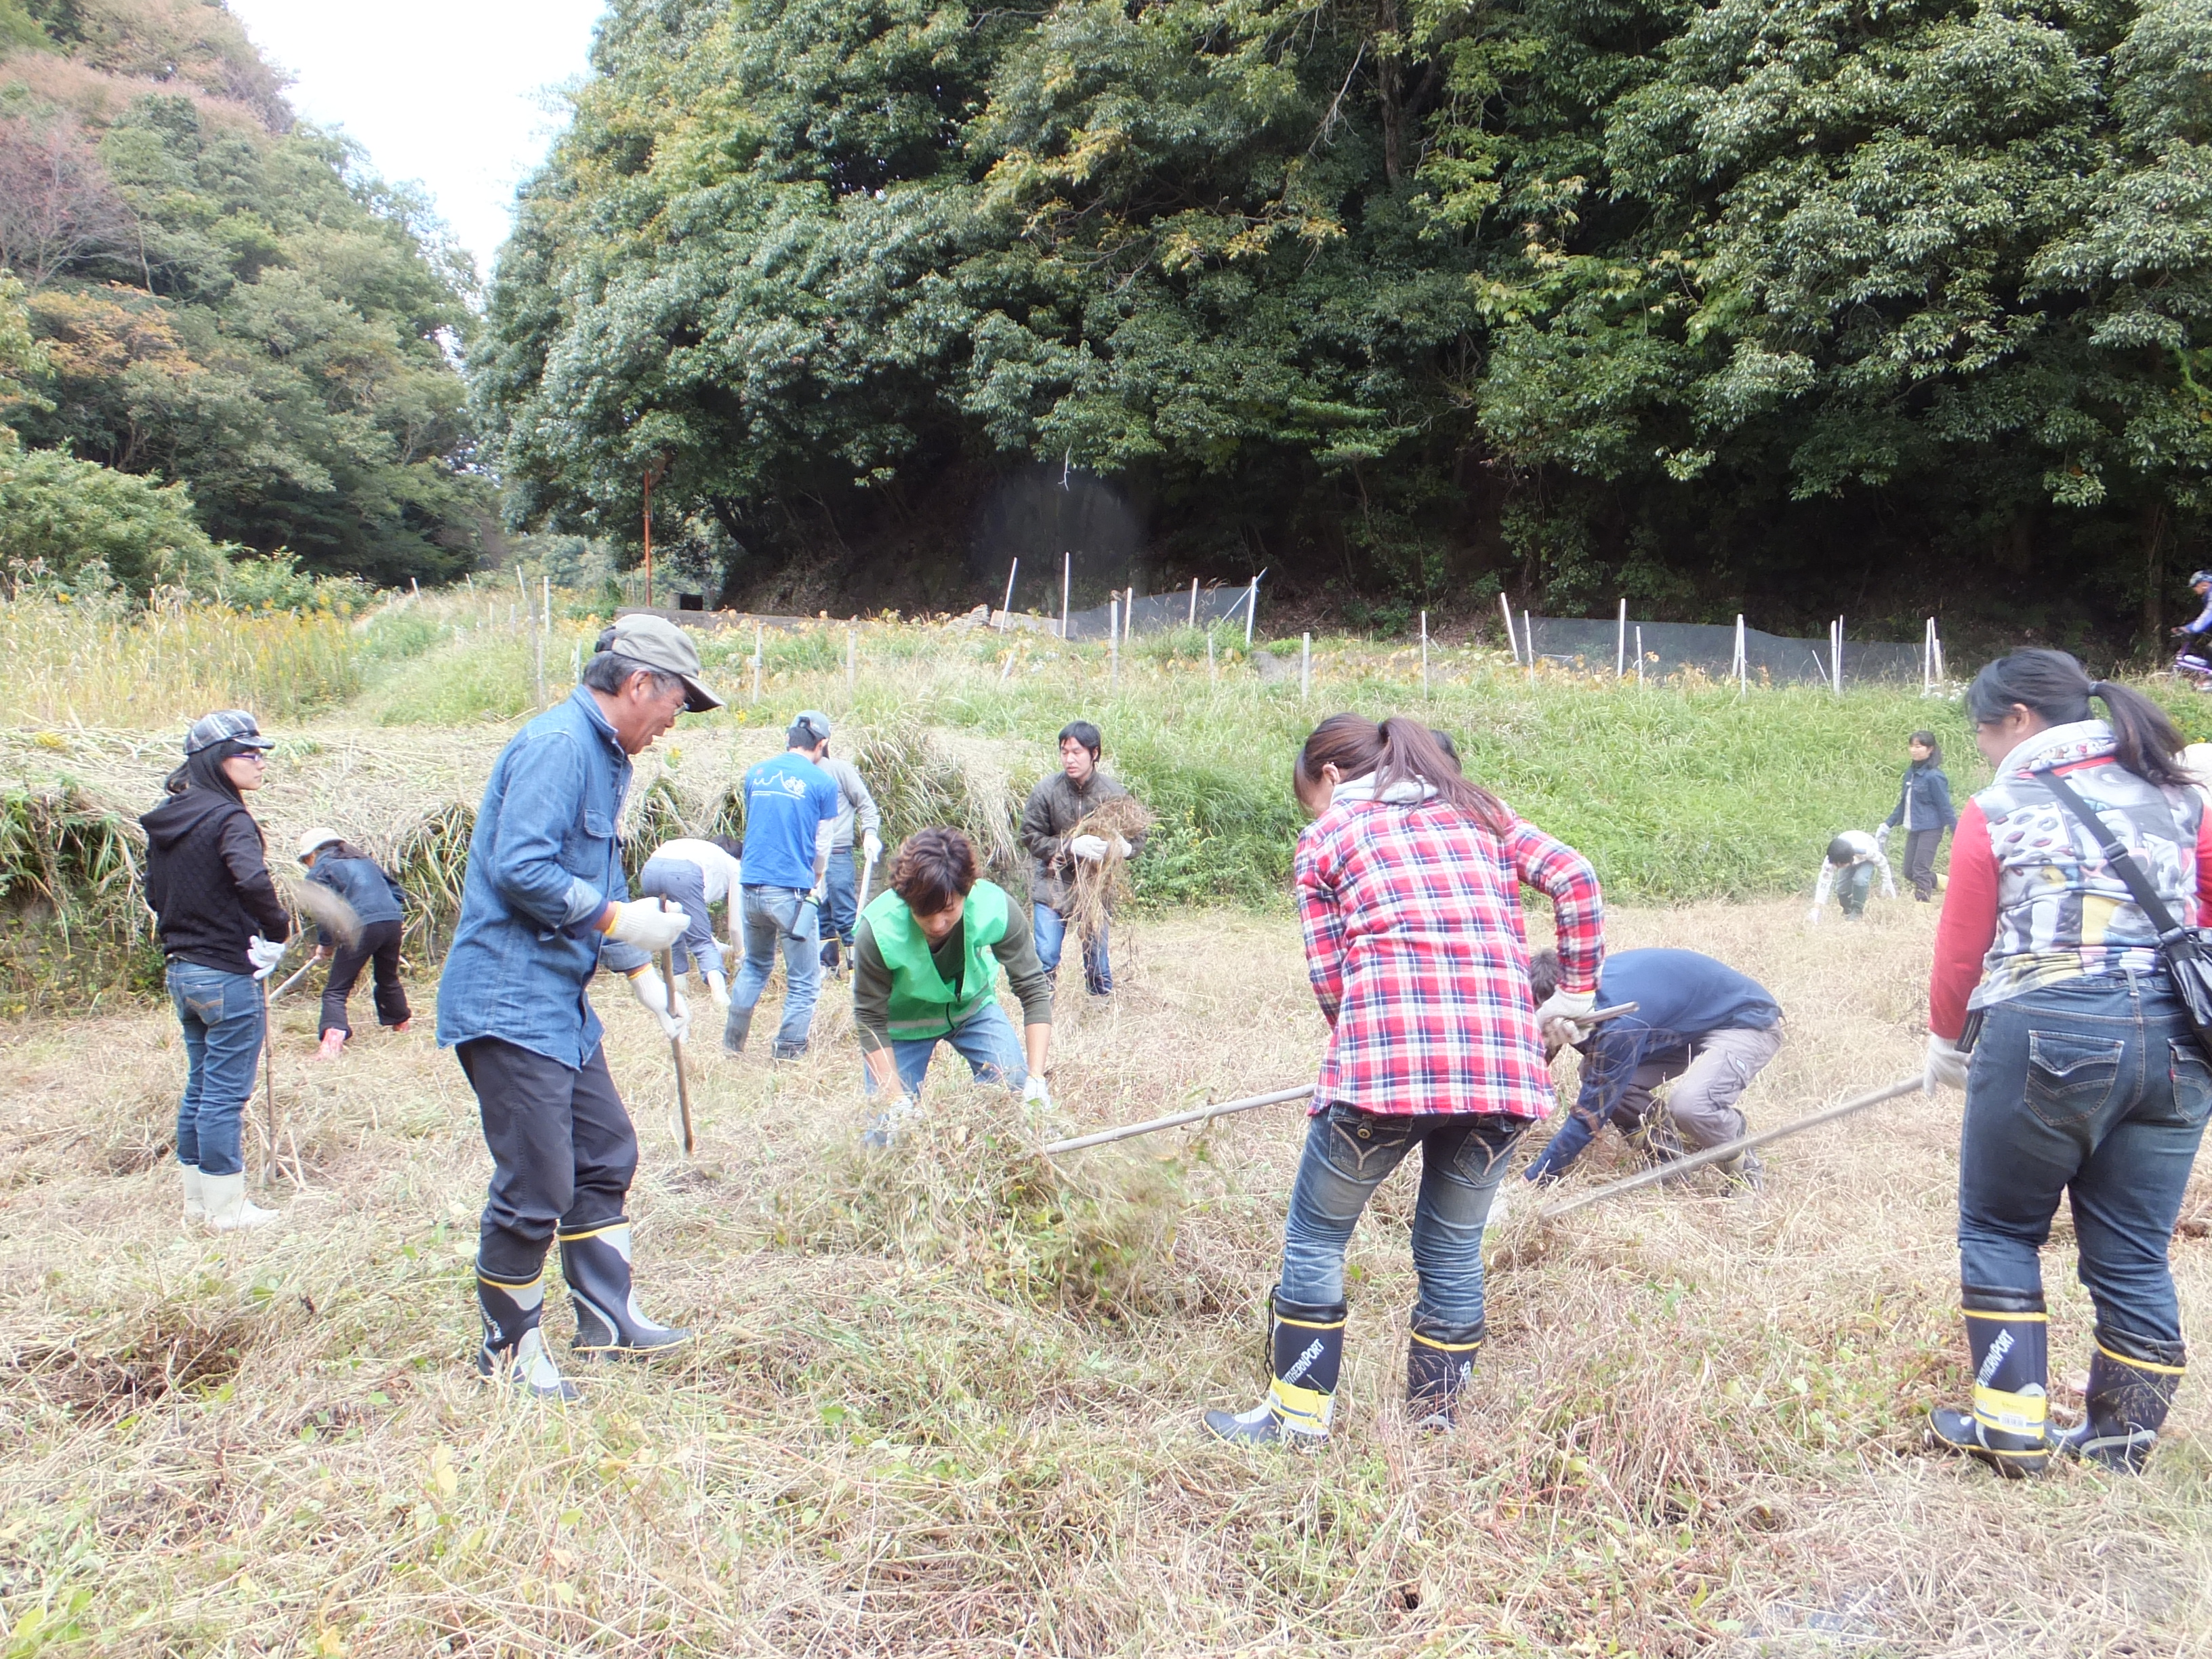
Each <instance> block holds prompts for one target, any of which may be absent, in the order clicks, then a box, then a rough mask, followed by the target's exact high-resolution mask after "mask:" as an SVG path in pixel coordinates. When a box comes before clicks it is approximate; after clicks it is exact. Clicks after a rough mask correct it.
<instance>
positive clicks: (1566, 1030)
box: [1536, 991, 1597, 1048]
mask: <svg viewBox="0 0 2212 1659" xmlns="http://www.w3.org/2000/svg"><path fill="white" fill-rule="evenodd" d="M1596 1006H1597V993H1596V992H1595V991H1554V992H1553V993H1552V994H1551V995H1549V996H1547V997H1546V998H1545V999H1544V1000H1543V1002H1542V1003H1541V1005H1540V1006H1538V1008H1537V1010H1536V1029H1537V1030H1541V1032H1543V1034H1544V1036H1546V1037H1547V1039H1549V1040H1551V1041H1553V1042H1559V1043H1563V1044H1565V1046H1566V1047H1568V1048H1579V1047H1580V1046H1581V1045H1582V1044H1583V1042H1587V1041H1588V1040H1589V1034H1590V1032H1591V1031H1592V1030H1595V1027H1593V1026H1589V1025H1578V1024H1576V1023H1575V1016H1576V1015H1577V1014H1586V1013H1588V1012H1589V1011H1590V1010H1591V1009H1593V1008H1595V1007H1596ZM1554 1020H1556V1021H1558V1022H1559V1024H1560V1026H1561V1027H1562V1028H1563V1029H1562V1030H1560V1031H1559V1032H1556V1033H1555V1032H1553V1030H1552V1029H1551V1028H1552V1023H1553V1021H1554Z"/></svg>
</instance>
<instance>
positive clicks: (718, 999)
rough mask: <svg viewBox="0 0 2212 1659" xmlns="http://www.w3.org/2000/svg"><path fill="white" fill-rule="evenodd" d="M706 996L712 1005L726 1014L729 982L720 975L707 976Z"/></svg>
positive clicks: (728, 999) (728, 1001)
mask: <svg viewBox="0 0 2212 1659" xmlns="http://www.w3.org/2000/svg"><path fill="white" fill-rule="evenodd" d="M707 995H708V999H709V1000H711V1001H712V1002H713V1003H714V1006H716V1007H717V1008H720V1009H721V1010H722V1011H723V1012H728V1010H729V1006H730V981H728V980H726V979H725V978H724V977H723V976H722V975H720V974H709V975H707Z"/></svg>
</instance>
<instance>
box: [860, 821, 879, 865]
mask: <svg viewBox="0 0 2212 1659" xmlns="http://www.w3.org/2000/svg"><path fill="white" fill-rule="evenodd" d="M883 855H884V838H883V837H882V836H879V835H878V834H877V833H876V832H875V831H874V830H872V829H867V830H863V831H862V832H861V835H860V856H861V857H862V858H864V859H866V860H867V861H868V862H869V863H871V864H873V863H874V862H875V861H876V860H878V859H879V858H881V857H883Z"/></svg>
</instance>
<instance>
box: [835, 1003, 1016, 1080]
mask: <svg viewBox="0 0 2212 1659" xmlns="http://www.w3.org/2000/svg"><path fill="white" fill-rule="evenodd" d="M940 1042H949V1043H951V1045H952V1052H953V1053H954V1054H957V1055H959V1056H960V1058H961V1059H963V1060H966V1061H967V1062H968V1070H969V1073H970V1074H972V1075H973V1076H974V1077H975V1080H976V1081H977V1082H979V1083H1003V1084H1005V1085H1006V1086H1007V1087H1008V1088H1009V1089H1018V1088H1020V1087H1021V1086H1022V1085H1024V1083H1027V1082H1028V1081H1029V1080H1030V1068H1029V1056H1028V1055H1027V1054H1025V1053H1024V1052H1023V1049H1022V1040H1021V1038H1020V1036H1018V1035H1017V1034H1016V1032H1015V1030H1014V1023H1013V1021H1012V1020H1010V1019H1008V1018H1006V1010H1005V1009H1004V1008H1001V1007H1000V1006H999V1005H998V1004H997V1003H995V1002H987V1003H985V1004H984V1005H983V1006H981V1008H978V1009H977V1010H976V1011H975V1012H974V1013H972V1014H970V1015H969V1016H968V1018H967V1019H966V1020H964V1021H963V1022H962V1023H961V1024H958V1025H956V1026H954V1027H953V1028H952V1030H951V1032H950V1033H949V1034H947V1035H946V1036H941V1037H917V1038H915V1039H914V1040H913V1041H911V1042H900V1041H898V1040H897V1039H896V1038H894V1039H892V1042H891V1059H892V1060H893V1061H894V1062H895V1063H896V1065H897V1066H898V1074H899V1081H900V1082H901V1083H902V1084H904V1085H906V1091H907V1093H908V1094H910V1095H915V1096H919V1095H920V1094H921V1083H922V1079H924V1078H926V1077H927V1076H928V1075H929V1062H930V1060H931V1059H932V1058H933V1056H934V1055H935V1054H936V1053H937V1045H938V1044H939V1043H940ZM860 1079H861V1082H862V1084H863V1085H865V1087H866V1090H867V1091H868V1093H869V1094H870V1095H873V1094H874V1093H875V1092H876V1074H875V1073H873V1072H872V1071H870V1070H868V1068H867V1067H866V1066H862V1067H861V1068H860Z"/></svg>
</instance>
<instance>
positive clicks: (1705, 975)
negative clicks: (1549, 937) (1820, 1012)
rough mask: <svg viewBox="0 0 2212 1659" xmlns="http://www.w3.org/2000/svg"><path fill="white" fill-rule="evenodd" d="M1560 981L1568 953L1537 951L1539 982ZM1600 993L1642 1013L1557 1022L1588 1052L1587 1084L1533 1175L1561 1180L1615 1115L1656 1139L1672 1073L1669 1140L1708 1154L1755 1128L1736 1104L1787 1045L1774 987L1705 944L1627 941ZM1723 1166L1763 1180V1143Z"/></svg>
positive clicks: (1557, 1029)
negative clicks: (1630, 944)
mask: <svg viewBox="0 0 2212 1659" xmlns="http://www.w3.org/2000/svg"><path fill="white" fill-rule="evenodd" d="M1558 984H1559V954H1558V952H1556V951H1538V952H1537V953H1536V954H1535V955H1534V957H1530V958H1529V961H1528V985H1529V988H1530V989H1531V990H1532V991H1533V992H1534V994H1535V995H1536V996H1537V997H1539V998H1540V999H1541V998H1543V997H1547V996H1549V995H1550V994H1552V992H1553V989H1554V988H1555V987H1557V986H1558ZM1597 1000H1598V1004H1599V1006H1601V1007H1608V1008H1609V1007H1611V1006H1613V1005H1614V1004H1616V1003H1622V1002H1632V1003H1634V1004H1636V1012H1634V1013H1632V1014H1623V1015H1622V1016H1620V1018H1618V1019H1609V1020H1607V1021H1606V1022H1605V1023H1604V1024H1601V1025H1576V1024H1573V1022H1571V1021H1564V1020H1563V1021H1560V1022H1558V1023H1557V1024H1554V1025H1553V1026H1552V1027H1551V1028H1550V1029H1549V1030H1547V1031H1546V1033H1545V1035H1546V1036H1547V1038H1549V1037H1551V1036H1553V1035H1554V1034H1557V1035H1558V1036H1559V1037H1560V1038H1561V1039H1562V1040H1564V1041H1565V1042H1567V1043H1568V1044H1570V1045H1571V1047H1573V1048H1577V1049H1579V1050H1580V1051H1581V1053H1582V1057H1583V1082H1582V1092H1581V1095H1580V1096H1579V1097H1578V1098H1577V1100H1576V1102H1575V1104H1574V1109H1573V1110H1572V1111H1571V1113H1570V1114H1569V1115H1568V1117H1567V1121H1566V1122H1565V1125H1563V1126H1562V1127H1561V1128H1560V1130H1559V1133H1557V1134H1555V1135H1553V1137H1552V1139H1551V1144H1550V1145H1548V1146H1546V1147H1545V1148H1544V1150H1543V1151H1542V1152H1541V1153H1539V1154H1538V1155H1537V1158H1536V1161H1535V1162H1534V1164H1530V1165H1529V1166H1528V1176H1527V1178H1528V1180H1530V1181H1534V1182H1552V1181H1557V1180H1558V1179H1559V1177H1560V1176H1563V1175H1565V1173H1566V1172H1567V1168H1568V1166H1569V1165H1570V1164H1572V1163H1573V1162H1574V1161H1575V1160H1576V1159H1577V1158H1579V1157H1581V1156H1582V1152H1583V1148H1584V1147H1585V1146H1589V1143H1590V1138H1591V1137H1592V1136H1593V1135H1595V1134H1596V1133H1597V1132H1598V1130H1599V1129H1601V1127H1604V1126H1605V1125H1606V1124H1607V1122H1611V1123H1612V1124H1613V1127H1616V1128H1618V1129H1619V1130H1620V1132H1621V1133H1622V1134H1624V1135H1626V1136H1627V1137H1628V1138H1629V1139H1631V1140H1634V1141H1639V1142H1648V1141H1649V1140H1650V1139H1651V1138H1652V1130H1653V1129H1654V1128H1655V1127H1657V1126H1656V1124H1655V1123H1654V1121H1653V1114H1654V1112H1655V1111H1656V1110H1657V1109H1656V1108H1655V1107H1654V1105H1653V1104H1652V1100H1651V1091H1652V1090H1654V1089H1656V1087H1658V1086H1659V1085H1661V1084H1662V1083H1665V1082H1668V1080H1669V1079H1671V1080H1672V1081H1673V1083H1674V1087H1673V1088H1672V1089H1671V1090H1669V1091H1668V1095H1667V1104H1666V1107H1665V1112H1666V1115H1667V1117H1668V1119H1670V1120H1671V1121H1672V1125H1673V1129H1674V1134H1673V1136H1671V1137H1668V1139H1674V1140H1676V1141H1677V1142H1678V1144H1679V1146H1680V1148H1682V1149H1684V1150H1687V1151H1691V1152H1700V1151H1703V1150H1704V1149H1705V1147H1707V1146H1721V1145H1723V1143H1725V1142H1727V1141H1731V1140H1735V1139H1738V1138H1740V1137H1741V1136H1742V1135H1745V1134H1747V1133H1749V1127H1748V1126H1747V1124H1746V1123H1745V1121H1744V1116H1743V1113H1742V1111H1741V1109H1740V1108H1739V1107H1738V1106H1737V1104H1736V1103H1737V1102H1738V1101H1739V1100H1741V1098H1742V1097H1743V1091H1745V1090H1746V1089H1747V1088H1749V1087H1750V1086H1751V1080H1752V1079H1753V1078H1755V1077H1757V1076H1758V1075H1759V1073H1761V1072H1762V1071H1764V1070H1765V1069H1766V1066H1767V1064H1768V1062H1769V1061H1771V1060H1773V1058H1774V1056H1775V1054H1776V1053H1777V1051H1778V1050H1779V1049H1780V1048H1781V1047H1782V1007H1781V1005H1780V1004H1778V1002H1776V1001H1775V1000H1774V998H1773V996H1772V995H1771V994H1770V993H1769V992H1768V991H1767V989H1766V987H1764V986H1763V985H1761V984H1759V981H1756V980H1753V979H1748V978H1747V977H1745V976H1744V975H1741V974H1739V973H1738V972H1736V971H1735V969H1733V968H1730V967H1729V966H1728V965H1727V964H1726V963H1720V962H1716V961H1714V960H1713V958H1712V957H1709V956H1704V955H1701V954H1700V953H1699V952H1698V951H1622V952H1621V953H1620V955H1619V956H1614V957H1607V958H1606V963H1605V971H1604V973H1603V974H1602V975H1600V976H1599V979H1598V987H1597ZM1721 1168H1722V1170H1723V1171H1725V1172H1726V1173H1727V1174H1728V1175H1729V1176H1733V1177H1734V1178H1735V1179H1736V1180H1737V1181H1740V1182H1743V1183H1744V1184H1746V1185H1747V1186H1752V1187H1756V1186H1758V1185H1759V1175H1760V1166H1759V1158H1758V1157H1757V1155H1756V1154H1754V1153H1752V1152H1739V1153H1738V1154H1737V1155H1736V1156H1735V1158H1732V1159H1730V1160H1729V1162H1727V1163H1725V1164H1722V1165H1721Z"/></svg>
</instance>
